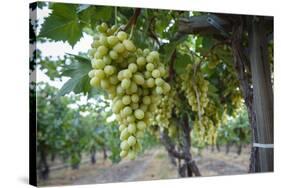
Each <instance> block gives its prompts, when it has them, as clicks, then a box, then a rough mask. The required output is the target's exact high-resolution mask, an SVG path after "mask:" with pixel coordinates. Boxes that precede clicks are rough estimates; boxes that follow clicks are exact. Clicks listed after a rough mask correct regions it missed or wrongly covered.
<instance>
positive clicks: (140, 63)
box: [137, 57, 146, 66]
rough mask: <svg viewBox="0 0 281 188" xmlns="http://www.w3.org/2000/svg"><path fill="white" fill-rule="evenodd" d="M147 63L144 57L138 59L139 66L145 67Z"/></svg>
mask: <svg viewBox="0 0 281 188" xmlns="http://www.w3.org/2000/svg"><path fill="white" fill-rule="evenodd" d="M145 63H146V60H145V58H144V57H138V59H137V64H138V65H139V66H144V65H145Z"/></svg>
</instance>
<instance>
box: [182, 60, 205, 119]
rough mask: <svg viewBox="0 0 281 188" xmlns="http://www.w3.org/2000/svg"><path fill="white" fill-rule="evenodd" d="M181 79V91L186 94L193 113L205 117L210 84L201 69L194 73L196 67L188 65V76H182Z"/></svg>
mask: <svg viewBox="0 0 281 188" xmlns="http://www.w3.org/2000/svg"><path fill="white" fill-rule="evenodd" d="M181 79H182V82H181V83H182V85H181V89H182V91H183V92H184V93H185V94H186V97H187V99H188V103H189V105H190V106H191V107H192V111H196V112H200V114H201V115H203V114H204V109H205V108H206V106H207V105H208V102H209V99H208V96H207V93H208V85H209V82H208V81H207V80H205V79H204V76H203V74H202V72H201V71H200V69H199V70H197V71H196V72H195V73H194V67H193V66H192V65H191V64H188V65H187V67H186V74H182V75H181Z"/></svg>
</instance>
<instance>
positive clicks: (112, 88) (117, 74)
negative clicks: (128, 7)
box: [89, 23, 170, 159]
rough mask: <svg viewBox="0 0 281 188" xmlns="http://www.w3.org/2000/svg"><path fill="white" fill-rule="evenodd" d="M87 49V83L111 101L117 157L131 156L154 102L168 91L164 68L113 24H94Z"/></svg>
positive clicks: (150, 117)
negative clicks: (117, 140) (118, 141)
mask: <svg viewBox="0 0 281 188" xmlns="http://www.w3.org/2000/svg"><path fill="white" fill-rule="evenodd" d="M96 29H97V31H98V33H99V34H98V35H96V36H94V41H93V43H92V48H91V49H90V50H89V55H90V57H91V62H92V67H93V70H91V71H90V72H89V77H90V78H91V80H90V84H91V86H93V87H100V88H102V89H103V90H105V91H106V93H107V94H108V97H109V99H111V100H112V112H113V113H114V114H115V116H116V120H117V121H118V123H119V130H120V139H121V145H120V147H121V150H122V151H121V153H120V156H121V157H126V156H128V157H129V158H130V159H135V157H136V153H137V152H138V151H139V150H140V148H141V145H140V142H139V139H140V138H142V136H143V134H144V130H145V129H146V127H148V126H149V125H150V124H151V121H152V119H153V117H154V115H155V111H156V106H157V103H158V101H159V100H160V99H161V98H162V97H163V95H165V94H167V93H168V92H169V91H170V85H169V84H168V83H167V82H166V81H165V80H164V78H165V77H166V76H167V71H166V69H165V67H164V65H163V64H162V63H161V62H160V58H159V53H158V52H157V51H150V50H149V49H144V50H142V49H140V48H137V47H136V46H135V45H134V43H133V42H132V41H131V40H130V39H129V38H128V34H127V33H126V32H124V31H118V29H117V27H116V26H113V27H111V28H108V26H107V24H105V23H102V24H101V25H99V26H97V28H96Z"/></svg>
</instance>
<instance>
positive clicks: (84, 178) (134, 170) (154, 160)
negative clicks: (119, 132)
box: [39, 147, 249, 186]
mask: <svg viewBox="0 0 281 188" xmlns="http://www.w3.org/2000/svg"><path fill="white" fill-rule="evenodd" d="M193 158H194V160H195V161H196V163H197V165H198V168H199V170H200V172H201V174H202V176H218V175H233V174H245V173H247V171H248V167H249V151H245V152H243V154H242V155H240V156H238V155H237V154H236V153H235V152H230V153H229V154H227V155H226V154H225V152H211V151H210V150H204V151H203V152H202V154H201V155H197V154H196V153H194V154H193ZM171 178H178V174H177V167H175V166H173V165H172V164H171V163H170V160H169V158H168V155H167V152H166V151H165V150H164V148H162V147H161V148H158V149H153V150H150V151H146V152H145V153H144V154H141V155H139V156H138V157H137V159H136V160H134V161H130V160H126V159H125V160H122V161H121V162H120V163H118V164H111V162H110V161H108V160H106V161H103V159H102V156H98V157H97V163H96V164H94V165H92V164H91V163H84V164H82V165H81V166H80V168H79V169H78V170H72V169H71V168H65V169H60V170H56V171H52V172H51V173H50V179H49V180H47V181H43V182H42V181H41V182H39V185H41V186H46V185H49V186H51V185H77V184H96V183H110V182H128V181H144V180H156V179H158V180H159V179H171Z"/></svg>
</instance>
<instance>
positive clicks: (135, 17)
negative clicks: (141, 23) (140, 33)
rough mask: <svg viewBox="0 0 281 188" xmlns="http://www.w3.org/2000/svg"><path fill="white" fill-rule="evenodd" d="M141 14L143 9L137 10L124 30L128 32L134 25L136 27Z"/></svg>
mask: <svg viewBox="0 0 281 188" xmlns="http://www.w3.org/2000/svg"><path fill="white" fill-rule="evenodd" d="M140 13H141V9H140V8H136V9H135V12H134V14H133V16H132V17H131V18H130V19H129V21H128V23H127V25H126V26H125V28H124V30H128V29H129V27H131V26H132V25H136V23H137V19H138V17H139V15H140Z"/></svg>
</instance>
